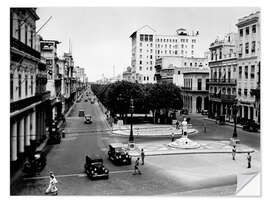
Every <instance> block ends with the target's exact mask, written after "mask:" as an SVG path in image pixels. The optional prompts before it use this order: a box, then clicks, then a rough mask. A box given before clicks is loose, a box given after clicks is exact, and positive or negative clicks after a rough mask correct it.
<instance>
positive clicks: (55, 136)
mask: <svg viewBox="0 0 270 203" xmlns="http://www.w3.org/2000/svg"><path fill="white" fill-rule="evenodd" d="M47 143H48V144H60V143H61V133H60V129H59V127H58V123H57V122H53V123H52V127H51V133H50V135H49V139H48V141H47Z"/></svg>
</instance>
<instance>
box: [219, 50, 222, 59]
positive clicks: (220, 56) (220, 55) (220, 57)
mask: <svg viewBox="0 0 270 203" xmlns="http://www.w3.org/2000/svg"><path fill="white" fill-rule="evenodd" d="M219 59H222V51H221V50H219Z"/></svg>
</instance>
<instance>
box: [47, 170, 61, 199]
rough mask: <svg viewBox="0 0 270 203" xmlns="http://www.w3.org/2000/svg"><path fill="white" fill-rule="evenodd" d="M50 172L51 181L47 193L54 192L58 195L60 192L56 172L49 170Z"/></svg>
mask: <svg viewBox="0 0 270 203" xmlns="http://www.w3.org/2000/svg"><path fill="white" fill-rule="evenodd" d="M49 174H50V182H49V186H48V188H47V189H46V192H45V194H50V193H51V194H54V195H57V194H58V189H57V187H56V184H57V183H58V181H57V180H56V178H55V176H54V174H53V172H52V171H50V172H49Z"/></svg>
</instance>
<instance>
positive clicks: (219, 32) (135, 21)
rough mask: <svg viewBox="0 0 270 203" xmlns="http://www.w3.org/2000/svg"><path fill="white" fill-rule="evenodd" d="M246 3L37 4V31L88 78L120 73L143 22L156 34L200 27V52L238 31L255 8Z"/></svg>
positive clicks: (124, 67)
mask: <svg viewBox="0 0 270 203" xmlns="http://www.w3.org/2000/svg"><path fill="white" fill-rule="evenodd" d="M258 10H259V8H251V7H219V8H214V7H209V8H206V7H204V8H195V7H186V8H184V7H156V8H155V7H39V8H38V9H37V13H38V15H39V17H40V20H38V21H37V30H38V29H39V28H40V27H41V26H42V25H43V24H44V23H45V21H46V20H47V19H48V18H49V17H50V16H52V18H51V20H50V21H49V22H48V23H47V24H46V25H45V26H44V27H43V28H42V29H41V30H40V32H39V34H40V35H41V36H42V37H43V39H54V40H58V41H60V42H61V44H59V46H58V56H62V55H63V53H64V52H68V50H69V40H70V41H71V49H72V54H73V58H74V63H75V66H80V67H83V68H85V72H86V74H87V76H88V80H89V81H93V82H94V81H96V80H98V79H101V78H102V74H104V76H105V77H112V76H113V67H115V75H117V74H121V73H122V72H123V71H124V70H125V69H126V67H127V66H130V64H131V39H130V38H129V36H130V35H131V34H132V33H133V32H134V31H136V30H137V29H139V28H141V27H143V26H144V25H149V26H150V27H152V28H153V29H154V30H156V32H157V33H158V34H175V32H176V29H178V28H185V29H187V30H199V32H200V36H199V43H198V46H199V52H200V56H203V54H204V52H205V51H208V48H209V44H210V43H211V42H213V41H214V40H215V39H216V38H217V36H219V37H220V38H222V37H223V36H224V35H225V34H226V33H228V32H237V29H236V26H235V24H236V23H237V21H238V19H239V18H242V17H244V16H246V15H249V14H250V13H252V12H255V11H258Z"/></svg>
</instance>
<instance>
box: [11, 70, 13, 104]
mask: <svg viewBox="0 0 270 203" xmlns="http://www.w3.org/2000/svg"><path fill="white" fill-rule="evenodd" d="M10 99H13V74H10Z"/></svg>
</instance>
